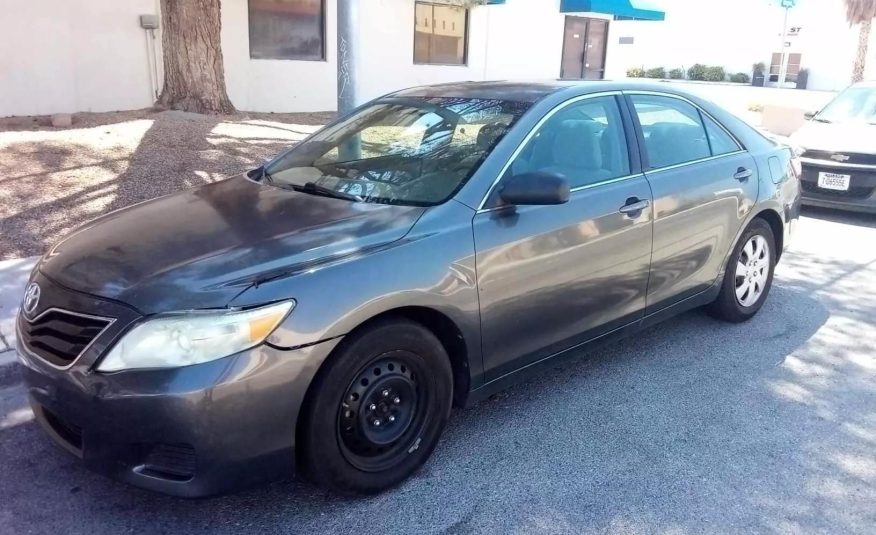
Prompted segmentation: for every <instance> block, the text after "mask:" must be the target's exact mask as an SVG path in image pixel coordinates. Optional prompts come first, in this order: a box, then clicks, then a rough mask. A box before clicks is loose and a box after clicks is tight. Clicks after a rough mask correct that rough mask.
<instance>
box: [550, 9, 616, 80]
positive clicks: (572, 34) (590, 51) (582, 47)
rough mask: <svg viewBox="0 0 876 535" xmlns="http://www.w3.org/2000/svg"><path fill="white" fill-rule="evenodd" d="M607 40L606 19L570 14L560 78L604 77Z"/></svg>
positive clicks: (589, 78) (567, 20) (588, 78)
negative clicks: (571, 15)
mask: <svg viewBox="0 0 876 535" xmlns="http://www.w3.org/2000/svg"><path fill="white" fill-rule="evenodd" d="M607 43H608V21H607V20H605V19H588V18H585V17H569V16H567V17H566V28H565V33H564V36H563V60H562V65H561V66H560V78H565V79H581V78H584V79H587V80H601V79H602V78H603V77H604V76H605V48H606V44H607Z"/></svg>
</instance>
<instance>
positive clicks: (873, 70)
mask: <svg viewBox="0 0 876 535" xmlns="http://www.w3.org/2000/svg"><path fill="white" fill-rule="evenodd" d="M660 4H661V6H662V7H663V8H664V9H665V10H666V20H665V21H663V22H640V21H615V22H612V24H611V29H610V37H609V48H608V58H607V63H608V71H607V74H606V76H607V77H608V78H615V79H617V78H624V77H625V76H626V71H627V69H628V68H630V67H642V66H644V67H645V68H650V67H665V68H666V69H667V70H669V69H672V68H676V67H677V68H683V69H687V68H689V67H690V66H691V65H693V64H694V63H704V64H707V65H719V66H723V67H724V68H725V69H726V71H727V73H732V72H745V73H749V74H750V73H751V67H752V65H753V64H754V63H757V62H760V61H762V62H764V63H765V64H767V65H769V63H770V59H771V55H772V53H773V52H778V51H780V50H781V42H782V41H781V31H782V19H783V16H784V11H783V10H782V9H781V8H779V7H777V6H776V5H775V4H777V2H766V1H763V0H737V2H735V3H734V4H732V7H730V6H731V4H729V3H722V5H721V9H720V12H717V11H716V6H715V4H714V3H711V2H692V1H690V0H660ZM788 26H789V27H792V26H801V27H802V28H803V30H802V32H801V33H800V35H799V36H797V37H789V38H788V39H787V40H788V41H789V42H791V47H790V48H788V51H789V52H799V53H801V54H802V55H803V59H802V65H801V66H802V67H803V68H806V69H809V84H808V87H809V88H810V89H816V90H824V91H834V90H839V89H842V88H844V87H845V86H847V85H848V84H849V80H850V78H851V72H852V63H853V61H854V56H855V51H856V50H857V42H858V41H857V40H858V30H857V28H849V25H848V23H846V20H845V8H844V7H843V5H842V2H840V1H839V0H830V1H827V0H801V1H800V2H799V3H798V5H797V7H795V8H793V9H791V11H790V14H789V17H788ZM874 33H876V32H874ZM620 37H633V38H634V40H635V43H634V44H632V45H621V44H619V39H620ZM874 63H876V36H874V37H872V41H871V47H870V58H869V73H870V74H871V76H876V65H874Z"/></svg>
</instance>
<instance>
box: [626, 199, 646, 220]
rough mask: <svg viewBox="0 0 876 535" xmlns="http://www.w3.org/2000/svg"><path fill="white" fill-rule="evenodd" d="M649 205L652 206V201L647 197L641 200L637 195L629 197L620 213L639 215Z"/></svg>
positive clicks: (632, 215)
mask: <svg viewBox="0 0 876 535" xmlns="http://www.w3.org/2000/svg"><path fill="white" fill-rule="evenodd" d="M649 206H651V201H649V200H647V199H645V200H639V199H638V198H636V197H631V198H629V199H627V204H625V205H623V206H621V207H620V213H622V214H624V215H627V216H630V217H635V216H638V215H639V213H640V212H641V211H642V210H644V209H645V208H648V207H649Z"/></svg>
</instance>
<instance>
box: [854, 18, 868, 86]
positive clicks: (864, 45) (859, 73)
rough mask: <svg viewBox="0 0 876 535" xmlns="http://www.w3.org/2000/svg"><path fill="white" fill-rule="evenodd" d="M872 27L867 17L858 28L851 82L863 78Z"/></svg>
mask: <svg viewBox="0 0 876 535" xmlns="http://www.w3.org/2000/svg"><path fill="white" fill-rule="evenodd" d="M872 27H873V19H867V20H865V21H863V22H861V24H860V28H858V32H859V33H858V53H857V55H856V56H855V67H854V69H853V70H852V83H855V82H860V81H861V80H863V79H864V73H865V71H866V70H867V52H868V48H869V46H870V29H871V28H872Z"/></svg>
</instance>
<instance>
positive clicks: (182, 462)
mask: <svg viewBox="0 0 876 535" xmlns="http://www.w3.org/2000/svg"><path fill="white" fill-rule="evenodd" d="M195 470H197V457H196V456H195V448H193V447H192V446H190V445H189V444H157V445H155V446H154V447H153V448H152V449H151V450H150V451H149V454H148V455H147V456H146V460H145V461H144V462H143V466H142V467H141V468H140V472H141V473H146V474H149V475H151V476H154V477H161V478H164V479H172V480H175V481H185V480H189V479H191V478H192V477H194V475H195Z"/></svg>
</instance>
